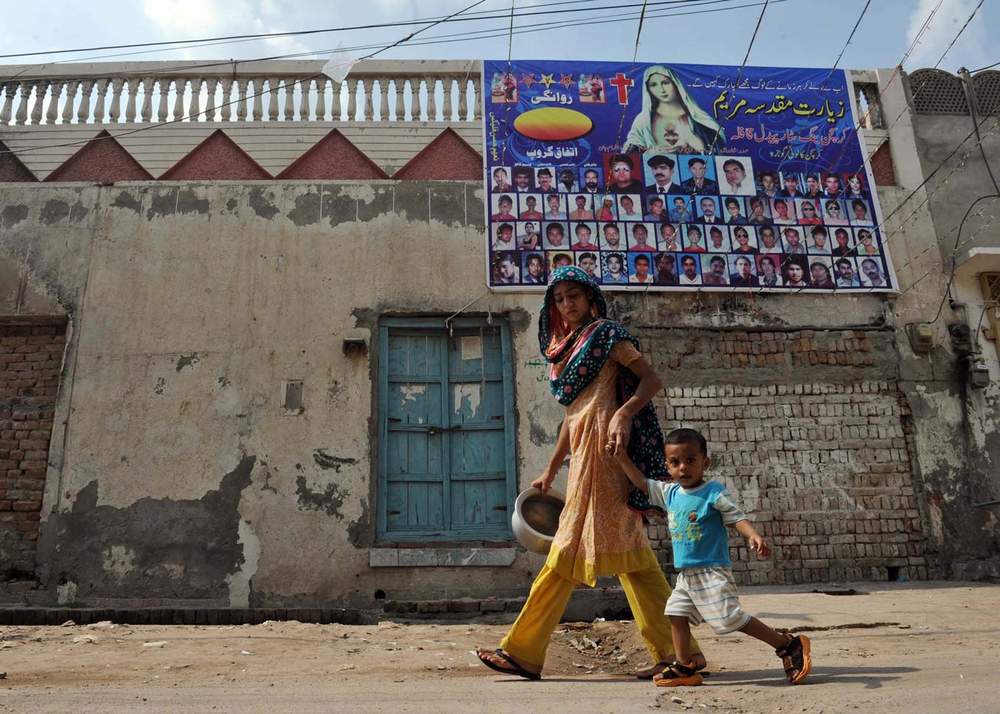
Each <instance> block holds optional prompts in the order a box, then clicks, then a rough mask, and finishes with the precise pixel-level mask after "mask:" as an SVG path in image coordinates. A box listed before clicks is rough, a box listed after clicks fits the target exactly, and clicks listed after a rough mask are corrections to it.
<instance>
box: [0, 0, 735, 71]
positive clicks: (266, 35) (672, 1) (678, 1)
mask: <svg viewBox="0 0 1000 714" xmlns="http://www.w3.org/2000/svg"><path fill="white" fill-rule="evenodd" d="M715 1H716V2H720V3H721V2H730V1H731V0H715ZM689 2H691V0H657V2H653V3H650V4H651V5H654V6H660V5H684V4H687V3H689ZM638 6H639V3H632V4H628V5H620V4H619V5H604V6H601V7H596V8H586V9H584V10H581V9H562V10H550V9H548V8H546V9H543V10H537V11H529V12H522V13H518V17H531V16H535V15H553V14H562V13H579V12H584V11H588V12H589V11H592V10H621V9H623V8H626V7H638ZM506 18H507V15H506V14H502V15H485V14H482V13H480V16H478V17H464V16H463V17H457V16H456V15H455V14H452V15H447V16H445V17H441V18H423V19H418V20H401V21H398V22H381V23H370V24H366V25H353V26H344V27H324V28H317V29H312V30H290V31H287V32H262V33H256V34H243V35H222V36H218V37H199V38H192V39H187V40H161V41H157V42H137V43H130V44H120V45H101V46H95V47H76V48H72V49H58V50H36V51H33V52H15V53H7V54H0V59H10V58H13V57H37V56H40V55H56V54H71V53H74V52H96V51H99V50H118V49H131V48H136V47H156V46H165V45H188V44H195V43H202V42H217V41H235V40H249V39H255V40H256V39H274V38H280V37H301V36H305V35H318V34H328V33H332V32H355V31H358V30H374V29H385V28H390V27H407V26H413V25H423V24H425V23H428V22H433V24H432V25H431V26H432V27H433V26H435V25H438V24H441V23H444V22H479V21H482V20H497V19H506ZM175 49H177V48H175Z"/></svg>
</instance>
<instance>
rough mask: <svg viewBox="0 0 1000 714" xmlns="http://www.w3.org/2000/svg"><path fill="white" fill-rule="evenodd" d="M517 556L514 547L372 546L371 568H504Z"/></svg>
mask: <svg viewBox="0 0 1000 714" xmlns="http://www.w3.org/2000/svg"><path fill="white" fill-rule="evenodd" d="M516 557H517V550H516V549H515V548H372V549H371V550H369V551H368V566H369V567H371V568H463V567H480V568H504V567H507V566H509V565H511V564H513V562H514V559H515V558H516Z"/></svg>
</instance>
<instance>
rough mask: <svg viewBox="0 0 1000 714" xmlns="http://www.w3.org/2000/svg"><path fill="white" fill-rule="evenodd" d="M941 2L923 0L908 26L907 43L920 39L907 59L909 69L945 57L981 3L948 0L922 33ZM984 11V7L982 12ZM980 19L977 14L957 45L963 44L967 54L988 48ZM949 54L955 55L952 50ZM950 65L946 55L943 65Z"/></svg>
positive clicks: (929, 63)
mask: <svg viewBox="0 0 1000 714" xmlns="http://www.w3.org/2000/svg"><path fill="white" fill-rule="evenodd" d="M938 1H939V0H920V2H919V3H918V4H917V6H916V8H914V10H913V13H912V14H911V15H910V19H909V23H908V25H907V29H906V45H907V47H909V46H910V45H911V44H912V43H913V41H914V40H915V39H916V38H917V36H918V35H919V36H920V41H919V43H918V44H917V46H916V47H915V48H914V49H913V52H912V53H911V54H910V56H909V58H908V59H907V61H906V65H907V67H908V68H917V67H929V66H933V65H934V64H935V63H936V62H937V61H938V60H939V59H940V58H941V55H942V54H943V53H944V52H945V50H946V49H947V48H948V45H949V43H950V42H951V41H952V40H953V39H954V38H955V36H956V35H957V34H958V31H959V30H960V29H961V28H962V25H964V24H965V21H966V20H968V19H969V16H970V15H971V14H972V11H973V10H974V9H975V8H976V5H977V4H979V0H944V2H942V3H941V7H940V8H938V10H937V12H935V13H934V17H933V19H931V21H930V24H929V25H928V26H927V29H926V30H925V31H924V33H923V34H922V35H921V34H920V30H921V28H922V27H923V25H924V22H925V21H926V20H927V16H928V15H930V13H931V11H932V10H934V7H935V6H936V5H937V4H938ZM982 12H983V11H982V10H980V14H981V13H982ZM979 20H980V15H977V16H976V18H975V19H974V20H973V21H972V23H970V25H969V27H968V28H966V30H965V32H963V33H962V36H961V38H960V39H959V40H958V42H957V43H956V45H955V48H956V49H957V48H958V46H959V45H962V50H963V54H964V55H969V54H978V53H981V52H982V51H983V49H984V46H985V32H984V30H983V27H984V25H983V23H981V22H979ZM952 52H954V50H952ZM948 56H949V57H950V56H951V54H950V53H949V55H948ZM948 64H949V63H948V62H947V58H946V60H945V62H943V63H942V65H943V66H947V65H948Z"/></svg>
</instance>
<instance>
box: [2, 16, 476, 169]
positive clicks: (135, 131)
mask: <svg viewBox="0 0 1000 714" xmlns="http://www.w3.org/2000/svg"><path fill="white" fill-rule="evenodd" d="M484 2H486V0H477V1H476V2H474V3H472V4H471V5H469V6H467V7H466V8H464V9H462V10H457V11H456V12H454V13H452V14H451V15H448V16H446V17H445V18H443V19H441V20H437V21H436V22H434V23H432V24H430V25H427V26H426V27H423V28H420V29H418V30H414V31H413V32H411V33H410V34H408V35H406V36H405V37H402V38H400V39H399V40H396V41H395V42H393V43H391V44H389V45H386V46H384V47H382V48H381V49H378V50H376V51H375V52H371V53H369V54H367V55H365V56H363V57H360V58H358V60H357V61H358V62H360V61H362V60H366V59H371V58H373V57H375V56H377V55H379V54H381V53H382V52H385V51H387V50H390V49H392V48H393V47H398V46H399V45H401V44H403V43H405V42H408V41H409V40H410V39H411V38H413V37H415V36H416V35H418V34H420V33H421V32H424V31H425V30H429V29H431V28H432V27H435V26H437V25H439V24H441V23H442V22H445V21H447V19H448V18H452V17H455V16H456V15H459V14H461V13H462V12H465V10H467V9H471V8H474V7H477V6H479V5H482V4H483V3H484ZM320 76H323V75H322V73H321V72H320V73H317V74H314V75H310V76H309V77H303V78H300V79H296V80H294V81H293V82H292V86H293V87H294V86H295V85H299V84H301V83H303V82H311V81H312V80H314V79H316V78H317V77H320ZM285 88H286V90H287V88H288V84H287V83H286V84H285ZM270 91H271V88H270V87H269V88H268V89H267V91H266V92H264V91H262V92H257V93H254V94H248V95H247V96H245V97H240V98H237V99H233V100H230V101H228V102H223V103H222V104H220V105H218V106H213V107H212V108H211V111H213V112H214V111H215V110H217V109H221V108H222V107H227V106H232V105H233V104H236V103H238V102H241V101H246V100H247V99H253V98H255V97H259V96H261V95H263V94H266V93H269V92H270ZM208 111H210V110H209V109H208V108H206V109H204V110H201V111H199V112H198V113H197V114H195V115H194V116H201V115H202V114H205V113H207V112H208ZM191 116H192V115H190V114H189V115H187V116H184V117H180V118H177V119H172V120H170V121H165V122H161V123H158V124H150V125H148V126H143V127H137V128H135V129H132V130H130V131H124V132H119V133H118V134H116V135H115V136H112V135H111V134H110V133H109V134H108V135H107V136H105V137H94V138H93V139H89V140H87V141H84V142H82V143H84V144H87V143H90V142H91V141H97V140H98V139H102V138H103V139H117V138H120V137H122V136H129V135H131V134H138V133H140V132H143V131H149V130H150V129H155V128H157V127H163V126H169V125H171V124H178V123H181V122H184V121H188V120H190V119H191ZM79 143H81V142H66V143H63V144H57V145H52V146H49V147H44V146H33V147H28V148H26V149H23V150H21V151H19V152H17V153H19V154H20V153H25V152H27V151H37V150H40V149H43V148H53V147H58V146H75V145H77V144H79ZM10 153H14V152H13V151H10V150H7V151H0V155H3V154H10Z"/></svg>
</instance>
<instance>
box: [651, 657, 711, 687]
mask: <svg viewBox="0 0 1000 714" xmlns="http://www.w3.org/2000/svg"><path fill="white" fill-rule="evenodd" d="M702 681H703V680H702V676H701V674H700V673H699V672H698V670H697V669H695V668H694V667H688V666H687V665H684V664H681V663H680V662H672V663H670V665H669V666H668V667H667V668H666V669H665V670H663V671H662V672H660V675H659V677H656V678H654V679H653V683H654V684H656V686H657V687H697V686H698V685H699V684H701V683H702Z"/></svg>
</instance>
